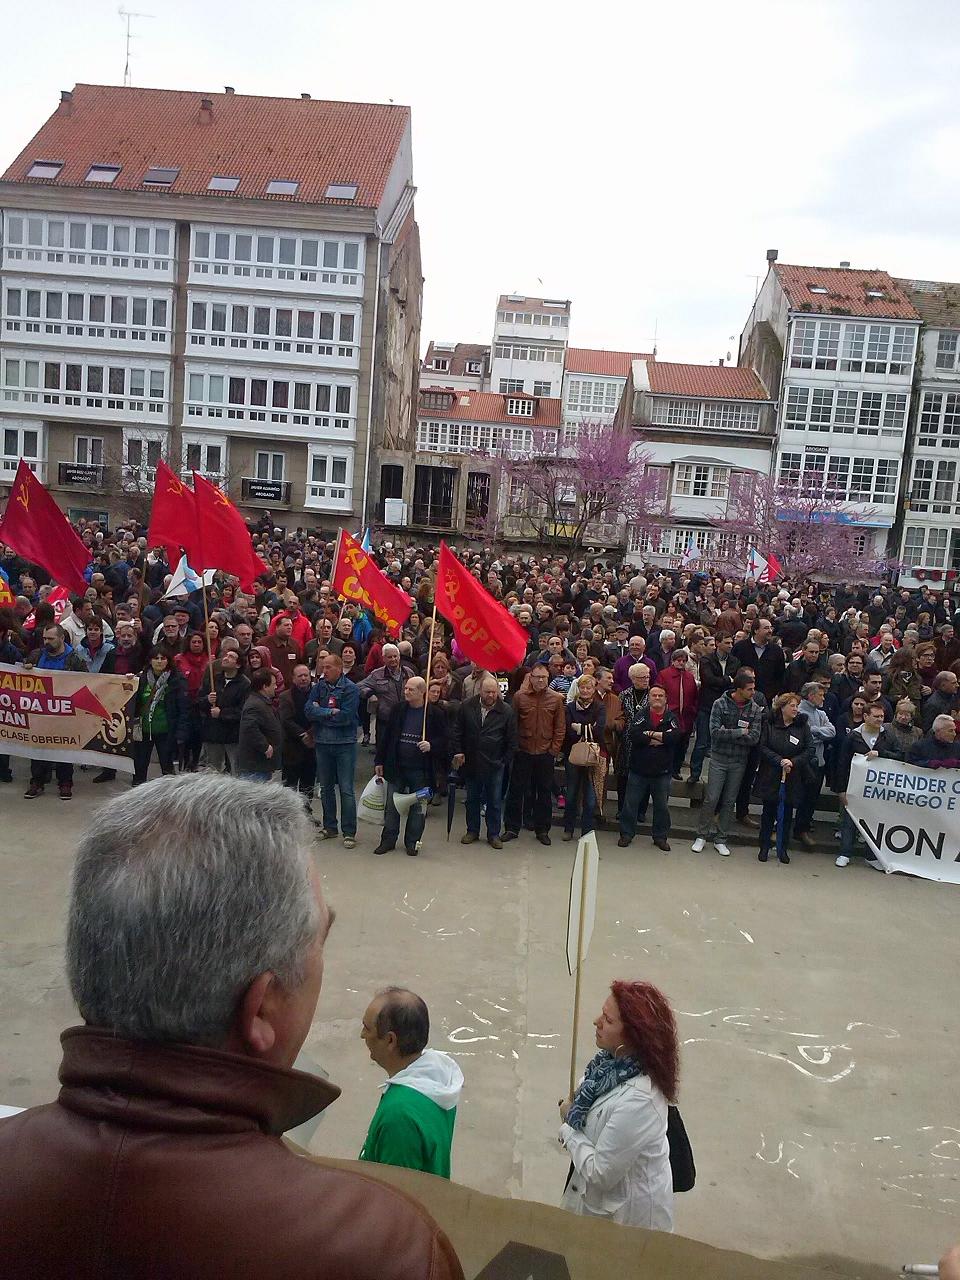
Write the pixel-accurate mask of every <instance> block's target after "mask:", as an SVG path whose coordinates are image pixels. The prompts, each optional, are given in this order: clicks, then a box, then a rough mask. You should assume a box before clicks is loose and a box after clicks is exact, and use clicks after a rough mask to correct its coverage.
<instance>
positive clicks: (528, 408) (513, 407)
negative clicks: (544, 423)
mask: <svg viewBox="0 0 960 1280" xmlns="http://www.w3.org/2000/svg"><path fill="white" fill-rule="evenodd" d="M535 408H536V401H535V400H508V401H507V415H508V417H511V418H532V417H533V413H534V410H535Z"/></svg>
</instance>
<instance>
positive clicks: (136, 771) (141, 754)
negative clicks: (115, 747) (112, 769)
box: [58, 733, 176, 782]
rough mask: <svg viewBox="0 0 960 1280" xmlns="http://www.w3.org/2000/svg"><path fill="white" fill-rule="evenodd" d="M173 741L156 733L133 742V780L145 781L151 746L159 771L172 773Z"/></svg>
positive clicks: (166, 735) (167, 734)
mask: <svg viewBox="0 0 960 1280" xmlns="http://www.w3.org/2000/svg"><path fill="white" fill-rule="evenodd" d="M175 745H176V744H175V743H174V741H173V739H172V738H171V737H170V735H169V733H158V734H155V735H154V736H153V737H152V738H144V740H143V741H142V742H135V743H134V744H133V780H134V782H146V780H147V771H148V770H149V768H150V758H151V756H152V755H153V748H154V747H156V748H157V759H158V760H159V761H160V772H161V773H173V752H174V747H175ZM58 776H59V775H58Z"/></svg>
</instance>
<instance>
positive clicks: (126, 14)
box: [117, 5, 156, 88]
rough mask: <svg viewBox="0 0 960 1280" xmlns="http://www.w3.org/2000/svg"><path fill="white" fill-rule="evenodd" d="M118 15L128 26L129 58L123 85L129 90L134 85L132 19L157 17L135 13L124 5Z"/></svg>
mask: <svg viewBox="0 0 960 1280" xmlns="http://www.w3.org/2000/svg"><path fill="white" fill-rule="evenodd" d="M117 13H118V14H119V15H120V17H121V18H123V20H124V22H125V23H126V24H127V40H126V53H127V57H126V62H125V63H124V67H123V83H124V85H126V86H127V87H128V88H129V87H130V85H132V84H133V79H132V78H131V75H130V42H131V40H132V39H133V36H132V33H131V30H130V23H131V19H132V18H153V17H155V16H156V15H155V14H152V13H134V12H133V11H132V10H130V9H124V7H123V5H121V6H120V8H119V9H118V10H117Z"/></svg>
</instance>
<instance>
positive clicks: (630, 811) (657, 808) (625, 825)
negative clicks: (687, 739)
mask: <svg viewBox="0 0 960 1280" xmlns="http://www.w3.org/2000/svg"><path fill="white" fill-rule="evenodd" d="M651 797H652V799H653V838H654V840H666V838H667V836H668V835H669V834H670V805H669V799H670V775H669V773H663V774H657V775H656V776H651V775H650V774H646V773H630V774H628V775H627V790H626V794H625V795H624V798H623V808H622V809H621V810H620V834H621V835H622V836H625V837H626V838H627V839H628V840H632V839H633V837H634V836H635V835H636V834H637V813H638V812H639V810H640V809H644V810H645V809H646V807H647V801H648V800H649V799H650V798H651Z"/></svg>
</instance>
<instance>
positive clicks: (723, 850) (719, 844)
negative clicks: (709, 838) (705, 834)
mask: <svg viewBox="0 0 960 1280" xmlns="http://www.w3.org/2000/svg"><path fill="white" fill-rule="evenodd" d="M713 847H714V848H715V849H716V851H717V853H719V855H720V857H721V858H729V857H730V850H729V849H728V848H727V846H726V845H725V844H724V843H723V841H722V840H714V842H713Z"/></svg>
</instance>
